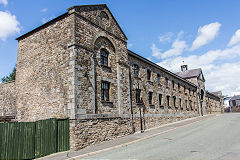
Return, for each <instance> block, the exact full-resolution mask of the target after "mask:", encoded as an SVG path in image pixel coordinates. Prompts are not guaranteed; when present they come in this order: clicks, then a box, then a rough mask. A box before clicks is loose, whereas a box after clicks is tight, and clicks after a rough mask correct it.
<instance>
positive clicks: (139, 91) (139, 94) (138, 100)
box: [136, 89, 141, 103]
mask: <svg viewBox="0 0 240 160" xmlns="http://www.w3.org/2000/svg"><path fill="white" fill-rule="evenodd" d="M136 103H141V89H136Z"/></svg>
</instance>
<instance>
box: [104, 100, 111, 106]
mask: <svg viewBox="0 0 240 160" xmlns="http://www.w3.org/2000/svg"><path fill="white" fill-rule="evenodd" d="M101 103H102V104H103V105H107V106H113V102H110V101H103V100H102V101H101Z"/></svg>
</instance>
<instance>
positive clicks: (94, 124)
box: [0, 4, 222, 150]
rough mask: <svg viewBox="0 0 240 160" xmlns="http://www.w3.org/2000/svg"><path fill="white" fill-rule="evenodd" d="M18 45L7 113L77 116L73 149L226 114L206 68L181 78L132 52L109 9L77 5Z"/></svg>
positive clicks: (3, 105)
mask: <svg viewBox="0 0 240 160" xmlns="http://www.w3.org/2000/svg"><path fill="white" fill-rule="evenodd" d="M17 40H18V57H17V69H16V80H15V82H12V83H6V84H0V89H1V90H0V114H1V115H2V117H5V118H6V117H8V116H11V117H14V118H15V121H36V120H40V119H47V118H52V117H54V118H66V117H69V118H70V144H71V148H72V149H75V150H76V149H80V148H83V147H86V146H88V145H90V144H94V143H97V142H100V141H106V140H111V139H113V138H117V137H121V136H124V135H128V134H131V133H134V132H135V131H140V130H141V131H143V130H145V129H148V128H151V127H155V126H159V125H161V124H164V123H168V122H171V121H177V120H181V119H186V118H189V117H194V116H199V115H204V114H209V113H213V111H214V112H219V113H220V112H221V107H222V106H221V99H220V97H219V96H216V95H214V94H211V93H209V92H207V91H206V89H205V79H204V76H203V73H202V70H201V69H194V70H188V68H187V65H183V66H181V72H179V73H176V74H175V73H172V72H170V71H168V70H167V69H165V68H162V67H161V66H159V65H157V64H155V63H153V62H151V61H149V60H147V59H145V58H144V57H141V56H140V55H138V54H136V53H134V52H132V51H130V50H128V49H127V37H126V35H125V34H124V32H123V31H122V29H121V28H120V26H119V24H118V23H117V21H116V19H115V18H114V17H113V15H112V13H111V12H110V10H109V9H108V7H107V6H106V5H104V4H103V5H87V6H73V7H71V8H69V9H68V11H67V12H66V13H64V14H62V15H60V16H59V17H57V18H55V19H53V20H51V21H49V22H47V23H45V24H43V25H42V26H40V27H38V28H36V29H34V30H32V31H30V32H28V33H26V34H24V35H22V36H20V37H18V38H17ZM179 67H180V66H179Z"/></svg>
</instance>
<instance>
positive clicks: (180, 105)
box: [179, 98, 183, 110]
mask: <svg viewBox="0 0 240 160" xmlns="http://www.w3.org/2000/svg"><path fill="white" fill-rule="evenodd" d="M179 107H180V108H181V110H183V108H182V99H181V98H179Z"/></svg>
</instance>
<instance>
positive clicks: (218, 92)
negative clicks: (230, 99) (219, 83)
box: [210, 91, 222, 97]
mask: <svg viewBox="0 0 240 160" xmlns="http://www.w3.org/2000/svg"><path fill="white" fill-rule="evenodd" d="M210 93H211V94H214V95H215V96H218V97H219V95H222V92H221V91H217V92H210Z"/></svg>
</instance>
